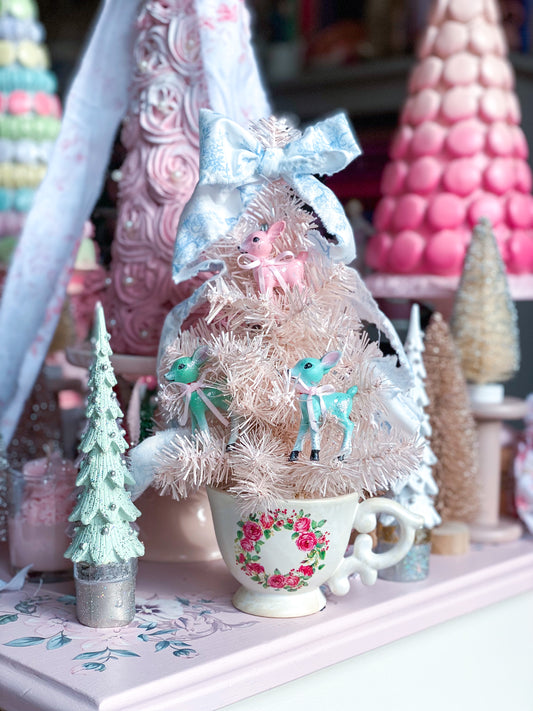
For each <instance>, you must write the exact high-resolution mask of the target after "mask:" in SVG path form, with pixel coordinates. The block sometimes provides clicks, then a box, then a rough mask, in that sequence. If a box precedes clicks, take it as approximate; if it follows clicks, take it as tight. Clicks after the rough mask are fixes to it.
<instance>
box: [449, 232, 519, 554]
mask: <svg viewBox="0 0 533 711" xmlns="http://www.w3.org/2000/svg"><path fill="white" fill-rule="evenodd" d="M450 328H451V332H452V335H453V337H454V340H455V343H456V344H457V348H458V350H459V355H460V358H461V367H462V369H463V372H464V374H465V378H466V381H467V383H468V385H469V393H470V401H471V405H472V412H473V415H474V418H475V420H476V426H477V435H478V442H479V450H478V452H479V462H478V469H479V477H480V507H479V513H478V516H477V518H476V520H475V521H474V522H473V523H472V525H471V527H470V534H471V538H472V540H475V541H477V542H479V543H505V542H508V541H512V540H515V539H516V538H520V536H521V535H522V526H521V525H520V523H519V522H518V521H516V520H513V519H509V518H500V489H501V430H502V422H503V421H504V420H517V419H521V418H522V417H524V415H525V414H526V412H527V406H526V403H525V401H524V400H522V399H520V398H516V397H504V387H503V383H505V382H506V381H507V380H510V379H511V378H512V377H513V375H515V374H516V373H517V372H518V370H519V367H520V346H519V331H518V317H517V313H516V307H515V305H514V302H513V300H512V298H511V293H510V289H509V283H508V279H507V274H506V271H505V266H504V264H503V259H502V256H501V254H500V250H499V247H498V243H497V241H496V238H495V236H494V233H493V230H492V226H491V223H490V221H489V220H487V219H481V220H480V221H479V222H478V224H477V225H476V226H475V228H474V231H473V233H472V239H471V241H470V244H469V247H468V250H467V253H466V257H465V261H464V266H463V272H462V274H461V279H460V282H459V288H458V291H457V293H456V295H455V301H454V305H453V312H452V318H451V322H450Z"/></svg>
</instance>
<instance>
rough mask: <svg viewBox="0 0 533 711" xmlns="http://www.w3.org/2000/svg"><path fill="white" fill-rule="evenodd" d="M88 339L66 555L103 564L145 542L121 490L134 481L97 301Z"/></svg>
mask: <svg viewBox="0 0 533 711" xmlns="http://www.w3.org/2000/svg"><path fill="white" fill-rule="evenodd" d="M92 342H93V348H94V360H93V362H92V364H91V367H90V369H89V390H90V394H89V397H88V402H87V411H86V414H87V420H88V422H87V427H86V430H85V432H84V434H83V436H82V439H81V443H80V447H79V450H80V454H81V455H82V459H81V462H80V468H79V474H78V478H77V480H76V484H77V486H80V487H82V489H81V492H80V494H79V496H78V500H77V503H76V505H75V507H74V510H73V512H72V514H71V515H70V521H73V522H75V523H76V527H75V532H74V537H73V540H72V543H71V544H70V546H69V548H68V549H67V551H66V553H65V556H66V557H67V558H70V559H71V560H72V561H73V562H74V563H86V564H88V565H93V566H102V565H106V564H112V563H121V562H125V561H128V560H129V559H131V558H137V557H138V556H141V555H143V554H144V546H143V544H142V543H141V542H140V541H139V539H138V534H137V531H136V529H135V528H134V527H133V526H132V525H131V524H132V522H133V521H135V520H136V519H137V518H138V516H139V515H140V511H139V509H138V508H137V507H136V506H135V505H134V504H133V502H132V500H131V495H130V493H129V492H128V491H127V490H126V488H125V487H126V486H129V485H132V484H133V483H134V482H133V479H132V477H131V475H130V473H129V471H128V469H127V466H126V462H125V460H124V457H123V455H124V452H125V451H126V449H127V446H128V445H127V443H126V440H125V438H124V435H123V430H122V428H121V426H120V424H119V421H118V420H119V418H121V417H122V411H121V409H120V407H119V404H118V401H117V398H116V395H115V393H114V391H113V387H114V386H115V384H116V378H115V374H114V372H113V368H112V365H111V361H110V356H111V353H112V352H111V348H110V346H109V335H108V333H107V331H106V327H105V320H104V313H103V309H102V306H101V304H97V306H96V309H95V327H94V331H93V339H92Z"/></svg>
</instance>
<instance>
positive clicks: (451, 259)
mask: <svg viewBox="0 0 533 711" xmlns="http://www.w3.org/2000/svg"><path fill="white" fill-rule="evenodd" d="M514 83H515V80H514V73H513V69H512V67H511V64H510V62H509V60H508V57H507V46H506V41H505V37H504V33H503V30H502V27H501V25H500V16H499V9H498V4H497V2H496V0H468V1H466V0H436V1H435V2H434V4H433V6H432V10H431V12H430V16H429V23H428V27H427V29H426V31H425V33H424V35H423V37H422V39H421V44H420V46H419V50H418V62H417V64H416V66H415V67H414V70H413V72H412V73H411V76H410V79H409V85H408V97H407V99H406V101H405V104H404V106H403V109H402V112H401V115H400V121H399V128H398V130H397V132H396V134H395V137H394V138H393V141H392V145H391V148H390V162H389V163H388V164H387V166H386V168H385V170H384V173H383V177H382V184H381V190H382V197H381V199H380V201H379V203H378V205H377V207H376V211H375V214H374V226H375V229H376V232H375V234H374V235H373V236H372V237H371V239H370V241H369V244H368V248H367V252H366V260H367V263H368V265H369V266H370V267H371V268H372V269H374V270H376V271H377V272H380V273H388V274H403V275H416V274H430V275H441V276H458V275H459V274H460V273H461V270H462V265H463V259H464V255H465V251H466V247H467V245H468V243H469V241H470V235H471V232H472V229H473V227H474V225H475V224H476V223H477V222H478V220H479V219H480V218H481V217H485V218H488V219H489V220H490V221H491V223H492V225H493V229H494V233H495V236H496V239H497V242H498V245H499V248H500V250H501V254H502V257H503V260H504V262H505V265H506V268H507V271H508V273H511V274H521V273H524V274H528V273H531V272H532V271H533V198H532V197H531V195H530V191H531V185H532V180H531V170H530V168H529V166H528V163H527V158H528V145H527V141H526V138H525V136H524V133H523V131H522V129H521V127H520V120H521V115H520V105H519V102H518V99H517V96H516V93H515V91H514Z"/></svg>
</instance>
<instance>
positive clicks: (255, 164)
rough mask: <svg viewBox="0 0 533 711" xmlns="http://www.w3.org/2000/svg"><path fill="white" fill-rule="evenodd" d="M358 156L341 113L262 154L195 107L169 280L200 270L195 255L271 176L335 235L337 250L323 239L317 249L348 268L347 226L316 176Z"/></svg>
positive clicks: (251, 140) (233, 128) (222, 120)
mask: <svg viewBox="0 0 533 711" xmlns="http://www.w3.org/2000/svg"><path fill="white" fill-rule="evenodd" d="M360 153H361V149H360V147H359V144H358V142H357V140H356V138H355V136H354V133H353V131H352V129H351V126H350V124H349V122H348V119H347V118H346V116H345V115H344V114H342V113H341V114H337V115H335V116H332V117H331V118H328V119H325V120H324V121H321V122H319V123H317V124H315V125H314V126H310V127H309V128H307V129H306V130H305V131H304V133H303V134H302V136H301V137H300V138H297V139H295V140H293V141H291V142H290V143H288V144H287V145H286V146H284V147H283V148H264V147H263V146H262V145H261V144H260V143H259V141H258V140H257V139H256V138H255V137H254V136H253V135H252V134H251V133H250V132H249V131H248V130H247V129H245V128H243V127H242V126H240V125H239V124H237V123H235V122H234V121H232V120H231V119H228V118H226V117H225V116H221V115H220V114H217V113H215V112H213V111H210V110H208V109H202V110H201V112H200V177H199V181H198V184H197V186H196V189H195V191H194V193H193V195H192V197H191V199H190V201H189V203H188V205H187V207H186V208H185V210H184V212H183V213H182V217H181V220H180V224H179V227H178V234H177V238H176V244H175V249H174V263H173V277H174V281H176V282H177V283H179V282H181V281H184V280H185V279H188V278H190V277H191V276H192V274H193V273H197V272H198V271H202V270H203V268H202V267H203V265H202V264H199V263H198V259H199V257H200V256H201V255H202V253H203V252H205V250H206V249H207V247H208V246H209V245H210V244H211V243H212V242H214V241H215V240H217V239H219V238H220V237H222V236H223V235H224V234H226V233H227V232H228V231H229V230H230V229H231V227H232V226H233V225H234V224H235V222H236V221H237V219H238V218H239V216H240V214H241V213H242V211H243V210H244V208H245V207H246V205H247V204H248V202H249V201H250V199H251V198H252V197H253V196H254V194H255V193H256V192H257V189H258V188H260V187H261V186H262V185H264V184H265V183H266V182H268V181H271V180H277V179H278V178H283V179H284V180H286V181H287V183H288V184H289V185H291V187H292V188H293V189H294V190H295V192H296V194H297V195H298V197H299V198H300V199H301V200H303V202H304V203H307V204H308V205H309V206H310V207H311V208H312V209H313V210H314V211H315V213H316V214H317V215H318V217H319V218H320V220H321V221H322V223H323V225H324V227H325V228H326V229H327V230H328V232H329V233H330V234H331V235H334V236H335V237H336V239H337V244H331V243H326V242H325V240H324V245H322V246H323V249H324V251H325V252H326V253H327V254H328V255H329V256H330V257H331V258H332V259H334V260H335V261H343V262H346V263H348V262H351V261H352V260H353V259H354V258H355V244H354V239H353V233H352V229H351V227H350V224H349V222H348V220H347V219H346V215H345V213H344V210H343V209H342V206H341V204H340V203H339V201H338V200H337V198H336V197H335V195H334V194H333V193H332V191H331V190H330V189H329V188H327V187H326V186H325V185H324V184H323V183H321V182H320V181H319V180H317V178H316V177H315V175H317V174H318V175H332V174H333V173H336V172H338V171H339V170H342V169H343V168H345V167H346V166H347V165H348V164H349V163H350V162H351V161H352V160H353V159H354V158H357V156H358V155H360ZM193 265H194V266H193Z"/></svg>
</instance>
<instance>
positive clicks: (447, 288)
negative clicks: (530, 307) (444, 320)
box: [365, 272, 533, 301]
mask: <svg viewBox="0 0 533 711" xmlns="http://www.w3.org/2000/svg"><path fill="white" fill-rule="evenodd" d="M507 281H508V283H509V289H510V292H511V296H512V298H513V299H514V300H515V301H532V300H533V275H531V274H508V275H507ZM365 283H366V285H367V287H368V288H369V289H370V291H371V293H372V296H373V297H374V298H376V299H415V300H416V299H431V298H438V299H446V298H453V297H454V296H455V292H456V291H457V287H458V286H459V277H458V276H439V275H436V274H416V275H414V276H410V275H403V274H382V273H378V272H376V273H374V274H369V275H368V276H367V277H365Z"/></svg>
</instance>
